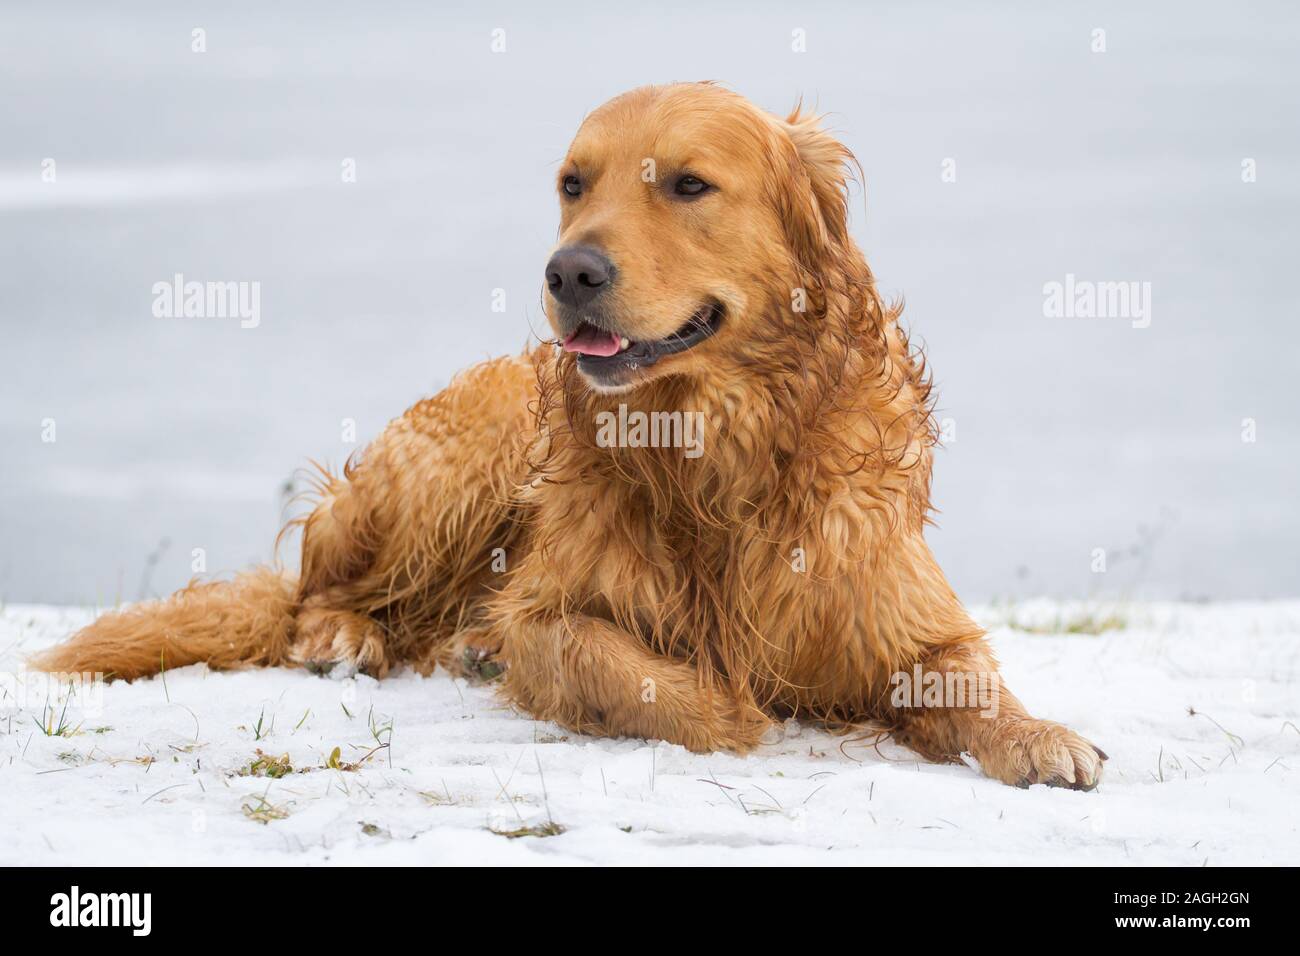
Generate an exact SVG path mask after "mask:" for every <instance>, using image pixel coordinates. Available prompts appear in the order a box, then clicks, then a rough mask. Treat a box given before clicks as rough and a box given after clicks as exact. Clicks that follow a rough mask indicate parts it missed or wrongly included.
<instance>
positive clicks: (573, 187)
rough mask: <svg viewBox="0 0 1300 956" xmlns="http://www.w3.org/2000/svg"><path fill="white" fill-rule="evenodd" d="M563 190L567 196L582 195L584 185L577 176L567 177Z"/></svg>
mask: <svg viewBox="0 0 1300 956" xmlns="http://www.w3.org/2000/svg"><path fill="white" fill-rule="evenodd" d="M563 189H564V194H565V195H566V196H581V195H582V183H581V182H580V181H579V180H578V177H577V176H565V177H564V184H563Z"/></svg>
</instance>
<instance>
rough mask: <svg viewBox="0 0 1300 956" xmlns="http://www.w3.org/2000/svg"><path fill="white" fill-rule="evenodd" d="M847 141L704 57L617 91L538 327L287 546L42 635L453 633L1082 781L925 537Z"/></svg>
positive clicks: (918, 481)
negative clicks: (528, 341) (777, 108)
mask: <svg viewBox="0 0 1300 956" xmlns="http://www.w3.org/2000/svg"><path fill="white" fill-rule="evenodd" d="M854 165H855V161H854V159H853V156H852V155H851V154H850V153H849V151H848V150H847V149H846V148H845V147H844V146H842V145H841V144H840V143H839V142H837V141H836V140H835V139H834V138H833V137H832V136H830V135H829V134H828V133H827V132H826V131H825V130H824V129H823V128H822V127H821V124H820V123H819V121H818V119H817V118H815V117H812V116H809V115H807V114H805V113H803V112H801V111H800V110H798V109H796V110H795V112H794V113H793V114H792V115H790V116H789V117H788V118H786V119H784V120H782V119H780V118H778V117H776V116H772V115H770V114H768V113H766V112H764V111H762V110H760V109H759V108H757V107H755V106H754V105H752V104H751V103H749V102H748V101H747V100H745V99H744V98H743V97H741V96H739V95H737V94H735V93H732V92H729V91H727V90H725V89H722V88H720V87H718V86H714V85H711V84H705V83H688V84H678V85H670V86H656V87H646V88H643V89H637V90H633V91H632V92H630V93H626V94H624V95H622V96H619V97H617V98H616V99H614V100H612V101H610V102H609V103H606V104H605V105H604V106H602V107H600V108H599V109H597V110H596V111H595V112H594V113H592V114H591V115H590V116H588V117H587V119H586V120H585V121H584V122H583V124H582V127H581V128H580V129H579V130H578V134H577V138H576V139H575V140H574V141H573V145H572V146H571V147H570V149H569V152H568V155H567V156H566V157H565V159H564V162H563V165H562V166H561V168H560V170H559V174H558V176H557V178H556V191H557V194H558V199H559V204H560V233H559V242H558V244H557V246H556V247H555V250H554V252H553V255H552V256H551V259H550V261H549V263H548V264H547V266H546V273H545V278H546V292H545V293H544V298H545V303H546V313H547V318H548V321H549V323H550V326H551V331H552V332H553V333H554V335H555V340H554V341H553V342H549V343H546V344H544V345H542V346H540V347H538V348H536V349H535V350H533V351H531V352H529V353H528V354H525V355H523V356H520V357H516V358H502V359H497V360H495V361H491V362H487V363H486V364H483V365H479V366H477V367H475V368H472V369H470V370H468V371H466V372H464V373H462V374H461V375H460V376H458V377H457V378H456V379H455V381H454V382H453V383H452V384H451V385H450V386H449V387H448V388H447V389H446V390H445V391H443V392H442V393H440V394H438V395H436V396H434V397H433V398H428V399H425V400H423V401H421V402H419V403H418V404H416V405H415V406H414V407H412V408H411V409H410V410H408V411H407V412H406V413H405V414H404V415H403V416H402V417H401V418H398V419H396V420H395V421H393V422H392V423H391V424H390V425H389V426H388V427H387V428H386V429H385V430H384V432H383V433H382V434H381V435H380V436H379V438H378V439H377V440H375V441H374V442H373V443H372V444H371V445H370V446H369V447H368V448H367V449H366V450H365V451H364V453H363V454H362V455H361V456H360V457H359V458H357V459H355V460H353V461H350V462H349V463H348V465H347V467H346V468H345V469H344V472H343V474H342V475H341V476H331V475H329V474H323V475H322V477H321V479H320V482H319V489H318V491H319V501H318V502H317V503H316V504H315V508H314V510H313V511H312V512H311V513H310V515H309V516H307V517H306V518H304V519H301V520H300V521H299V522H298V523H300V524H301V526H302V560H301V567H300V571H299V573H298V574H297V575H296V576H294V575H292V574H289V573H285V572H283V571H280V570H277V569H274V568H262V569H258V570H253V571H251V572H247V573H245V574H242V575H240V576H237V577H235V578H234V579H233V580H230V581H221V582H215V583H214V582H209V583H192V584H191V585H190V586H189V587H187V588H185V589H184V590H183V591H180V592H179V593H177V594H175V595H173V596H172V597H170V598H168V599H166V600H163V601H159V602H153V603H146V604H141V605H136V606H133V607H130V608H127V609H125V610H121V611H118V612H115V613H110V614H106V615H104V616H102V617H100V618H99V619H98V620H96V621H95V622H94V623H93V624H91V625H90V626H89V627H87V628H85V629H84V630H82V631H80V632H79V633H77V634H76V635H74V636H73V637H71V638H70V639H69V640H68V641H67V642H66V643H65V644H63V645H61V646H59V647H56V648H54V649H53V650H51V651H49V652H48V653H46V654H44V655H43V656H41V657H40V658H39V659H38V660H37V661H36V665H37V666H39V667H41V668H43V669H45V670H50V671H58V672H86V671H99V672H104V673H106V674H109V675H111V676H115V677H119V678H126V679H131V678H136V677H140V676H142V675H147V674H152V673H154V672H156V671H158V670H159V668H160V667H162V666H165V667H176V666H180V665H183V664H188V663H192V662H198V661H204V662H206V663H207V664H208V665H209V666H211V667H214V668H230V667H237V666H244V665H254V664H256V665H291V664H296V665H300V666H304V667H310V668H313V669H324V668H330V667H333V666H335V665H338V666H342V667H346V668H353V669H359V670H361V671H365V672H368V673H370V674H373V675H375V676H377V677H382V676H383V675H384V674H385V673H386V672H387V671H388V670H389V669H390V668H393V667H394V666H397V665H407V666H410V667H413V668H415V669H416V670H418V671H419V672H421V673H429V672H431V671H432V670H433V669H434V668H435V667H437V666H439V665H441V666H444V667H447V668H448V669H450V670H451V671H452V672H454V673H458V674H461V675H465V676H471V677H472V676H475V675H477V676H479V677H480V678H487V677H493V678H497V679H498V680H499V684H500V690H501V692H502V693H503V694H504V695H505V697H506V698H507V699H508V700H509V701H511V702H513V704H515V705H516V706H518V707H519V708H520V709H522V710H523V711H526V712H527V713H529V714H531V715H532V716H533V717H535V718H537V719H539V720H548V721H555V722H556V723H558V724H561V725H562V726H564V727H566V728H569V729H570V730H572V731H577V732H580V733H587V734H603V735H609V736H621V735H627V736H634V737H645V738H651V739H659V740H666V741H671V742H673V743H678V744H681V745H683V746H685V747H688V748H690V749H691V750H694V751H711V750H730V751H736V752H744V751H748V750H750V749H751V748H753V747H755V746H756V745H757V744H758V743H760V740H761V739H762V738H763V736H764V733H765V731H766V730H767V729H768V728H769V727H770V726H771V725H772V723H773V721H774V720H780V719H782V718H786V717H791V716H793V717H799V718H804V719H811V720H816V721H819V722H822V723H824V724H825V725H827V726H830V727H832V728H838V729H846V728H854V727H871V728H875V729H877V730H880V729H887V730H888V731H889V732H890V733H892V735H893V737H894V738H895V739H896V740H898V741H899V742H901V743H903V744H905V745H907V746H909V747H911V748H912V749H913V750H915V751H916V752H917V753H919V754H922V755H923V756H925V757H927V758H930V759H932V760H943V761H957V760H959V759H961V757H962V756H963V755H970V756H972V757H974V758H975V760H977V761H978V763H979V765H980V767H981V768H982V769H983V771H984V772H985V773H986V774H988V775H989V776H992V777H994V778H996V779H998V780H1001V781H1004V782H1005V783H1008V784H1014V785H1018V786H1027V785H1029V784H1033V783H1043V784H1050V785H1057V786H1068V787H1073V788H1077V789H1091V788H1092V787H1094V786H1095V785H1096V784H1097V781H1098V780H1099V779H1100V776H1101V771H1102V762H1103V761H1104V760H1105V755H1104V754H1103V753H1102V752H1101V751H1100V750H1098V749H1097V748H1096V747H1095V746H1093V745H1092V744H1091V743H1089V742H1088V741H1087V740H1085V739H1084V738H1083V737H1081V736H1079V735H1078V734H1076V733H1074V732H1072V731H1070V730H1069V729H1067V728H1066V727H1064V726H1062V725H1060V724H1056V723H1052V722H1050V721H1046V720H1039V719H1037V718H1034V717H1031V716H1029V714H1028V713H1027V712H1026V711H1025V709H1024V707H1023V706H1022V705H1021V704H1020V702H1019V701H1018V700H1017V699H1016V698H1015V697H1014V696H1013V695H1012V694H1011V692H1010V691H1009V690H1007V688H1006V687H1004V686H1002V684H1001V682H1000V681H998V680H997V664H996V662H995V660H994V658H993V655H992V654H991V652H990V649H989V646H988V644H987V642H986V640H985V638H984V634H983V632H982V631H981V629H980V628H979V627H978V626H977V625H976V624H975V623H974V622H973V621H972V620H971V618H970V617H969V616H968V615H967V613H966V611H965V610H964V609H963V608H962V605H961V603H960V602H959V601H958V600H957V597H956V596H955V595H954V593H953V591H952V589H951V588H950V587H949V585H948V583H947V581H946V580H945V579H944V575H943V573H942V572H941V571H940V570H939V567H938V565H937V564H936V562H935V559H934V557H933V555H932V554H931V553H930V549H929V548H928V547H927V545H926V542H925V539H924V537H923V531H924V527H925V525H926V523H927V516H928V512H929V508H930V502H929V486H930V464H931V449H932V447H933V446H934V444H935V442H936V434H935V426H934V420H933V418H932V416H931V405H930V397H929V395H930V385H929V381H928V378H927V376H926V374H925V371H924V363H923V361H922V360H921V358H920V357H919V356H918V355H917V354H915V353H914V352H913V350H912V349H910V348H909V345H908V340H907V335H906V333H905V332H904V331H903V330H902V329H901V328H900V327H899V323H898V309H896V308H893V307H891V306H888V305H886V304H884V303H882V301H881V299H880V297H879V295H878V294H877V292H876V285H875V280H874V278H873V276H872V273H871V270H870V269H869V268H868V266H867V263H866V261H865V260H864V258H863V256H862V253H861V252H860V251H859V250H858V248H857V246H856V244H855V243H854V241H853V239H852V237H851V236H850V234H849V229H848V224H847V212H848V210H847V200H846V191H847V184H848V182H849V178H850V173H851V170H852V168H853V167H854ZM647 423H648V424H647ZM916 684H923V685H924V693H922V692H921V691H922V688H920V687H917V686H915V685H916ZM973 687H978V688H980V689H981V693H978V694H976V693H971V694H970V695H969V696H967V695H966V694H965V693H964V692H965V691H966V690H967V689H969V688H973ZM976 698H978V699H976Z"/></svg>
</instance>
